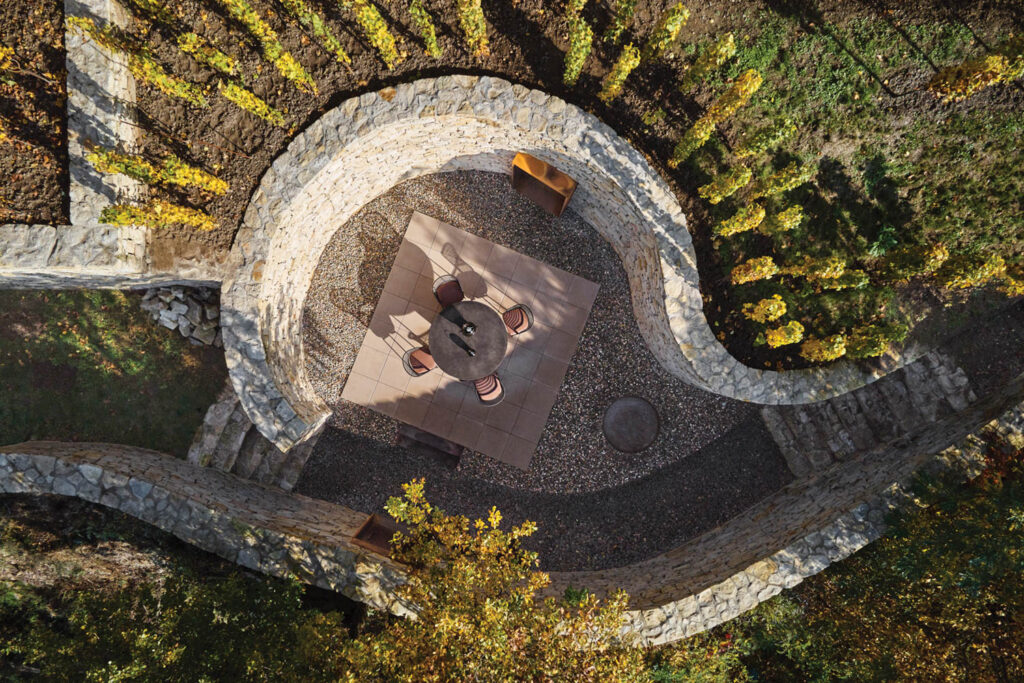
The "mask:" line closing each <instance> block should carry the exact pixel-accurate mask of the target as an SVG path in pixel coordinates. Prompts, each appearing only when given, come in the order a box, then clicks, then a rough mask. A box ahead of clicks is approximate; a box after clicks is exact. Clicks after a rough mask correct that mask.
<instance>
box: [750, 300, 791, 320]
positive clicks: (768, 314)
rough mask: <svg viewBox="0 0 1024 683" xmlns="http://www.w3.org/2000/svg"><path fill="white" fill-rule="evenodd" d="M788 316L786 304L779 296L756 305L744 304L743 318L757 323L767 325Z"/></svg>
mask: <svg viewBox="0 0 1024 683" xmlns="http://www.w3.org/2000/svg"><path fill="white" fill-rule="evenodd" d="M784 315H786V302H785V301H783V300H782V297H781V296H779V295H778V294H772V295H771V296H770V297H769V298H767V299H761V300H760V301H758V302H757V303H756V304H755V303H747V304H743V317H745V318H746V319H747V320H753V321H754V322H756V323H767V322H771V321H773V320H778V319H779V318H781V317H782V316H784Z"/></svg>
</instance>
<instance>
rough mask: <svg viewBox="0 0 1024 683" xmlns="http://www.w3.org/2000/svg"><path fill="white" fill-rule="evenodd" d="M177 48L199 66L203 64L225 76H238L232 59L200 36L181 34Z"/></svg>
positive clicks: (236, 66) (236, 67)
mask: <svg viewBox="0 0 1024 683" xmlns="http://www.w3.org/2000/svg"><path fill="white" fill-rule="evenodd" d="M178 47H179V48H181V51H182V52H184V53H186V54H189V55H192V57H193V58H194V59H195V60H196V61H197V62H199V63H200V64H205V65H206V66H208V67H210V68H211V69H213V70H215V71H219V72H220V73H222V74H225V75H227V76H237V75H238V64H237V63H236V62H235V59H234V57H231V56H230V55H227V54H225V53H224V52H222V51H220V50H219V49H217V47H215V46H213V45H211V44H210V43H208V42H207V40H206V39H205V38H203V37H202V36H199V35H196V34H195V33H183V34H181V35H180V36H178Z"/></svg>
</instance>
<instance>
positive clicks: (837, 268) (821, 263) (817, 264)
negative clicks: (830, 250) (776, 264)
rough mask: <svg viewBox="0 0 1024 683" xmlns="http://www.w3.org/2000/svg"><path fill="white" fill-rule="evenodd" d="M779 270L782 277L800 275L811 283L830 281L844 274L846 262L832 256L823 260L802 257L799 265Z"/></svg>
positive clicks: (839, 257)
mask: <svg viewBox="0 0 1024 683" xmlns="http://www.w3.org/2000/svg"><path fill="white" fill-rule="evenodd" d="M781 270H782V274H783V275H800V276H803V277H806V278H807V279H808V280H811V281H816V280H830V279H834V278H837V277H839V276H840V275H842V274H843V273H844V272H846V260H845V259H844V258H842V257H841V256H836V255H834V254H833V255H831V256H826V257H824V258H812V257H810V256H804V258H803V259H802V260H801V261H800V262H799V263H796V264H793V265H790V266H785V267H783V268H782V269H781Z"/></svg>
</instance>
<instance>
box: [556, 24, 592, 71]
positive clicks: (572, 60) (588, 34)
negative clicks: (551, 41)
mask: <svg viewBox="0 0 1024 683" xmlns="http://www.w3.org/2000/svg"><path fill="white" fill-rule="evenodd" d="M593 44H594V31H593V29H591V28H590V24H588V23H587V22H586V20H585V19H583V17H580V16H576V17H574V18H573V19H572V21H571V23H570V24H569V51H568V52H566V53H565V72H564V73H563V74H562V82H563V83H565V84H566V85H570V86H571V85H576V81H577V80H579V77H580V72H582V71H583V65H584V64H585V63H586V61H587V57H588V56H589V55H590V49H591V48H592V47H593Z"/></svg>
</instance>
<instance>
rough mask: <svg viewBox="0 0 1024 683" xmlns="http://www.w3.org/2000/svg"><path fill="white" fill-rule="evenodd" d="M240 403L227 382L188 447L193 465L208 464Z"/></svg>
mask: <svg viewBox="0 0 1024 683" xmlns="http://www.w3.org/2000/svg"><path fill="white" fill-rule="evenodd" d="M237 405H238V397H237V396H235V392H234V390H233V389H232V388H231V382H227V383H226V384H225V385H224V388H223V389H221V391H220V393H219V394H218V395H217V401H216V402H215V403H214V404H213V405H211V406H210V407H209V409H208V410H207V411H206V416H205V417H204V418H203V424H202V426H200V428H199V431H197V432H196V436H195V438H194V439H193V440H192V445H191V446H189V449H188V461H189V462H190V463H192V464H193V465H200V466H206V465H208V464H209V463H210V458H211V456H212V455H213V452H214V450H215V449H216V447H217V442H218V441H219V440H220V436H221V434H222V433H223V432H224V428H225V427H226V426H227V424H228V419H229V418H230V417H231V414H232V413H233V412H234V410H235V406H237Z"/></svg>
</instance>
